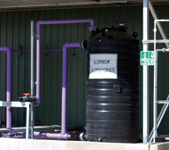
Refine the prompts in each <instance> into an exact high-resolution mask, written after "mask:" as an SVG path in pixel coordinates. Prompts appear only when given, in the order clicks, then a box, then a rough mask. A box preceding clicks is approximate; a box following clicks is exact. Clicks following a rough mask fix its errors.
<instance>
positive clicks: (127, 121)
mask: <svg viewBox="0 0 169 150" xmlns="http://www.w3.org/2000/svg"><path fill="white" fill-rule="evenodd" d="M136 36H137V33H134V34H133V36H131V35H129V34H128V33H127V32H126V28H125V27H124V26H121V27H118V28H115V27H112V28H103V29H101V31H96V32H93V33H92V36H91V37H90V38H89V40H88V46H87V50H88V81H87V110H86V113H87V116H86V138H87V140H88V141H103V142H121V143H124V142H128V143H133V142H138V99H139V98H138V97H139V91H138V88H139V41H138V40H137V39H136Z"/></svg>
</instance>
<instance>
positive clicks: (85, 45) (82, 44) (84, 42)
mask: <svg viewBox="0 0 169 150" xmlns="http://www.w3.org/2000/svg"><path fill="white" fill-rule="evenodd" d="M80 46H81V48H82V49H84V50H86V49H87V40H81V42H80Z"/></svg>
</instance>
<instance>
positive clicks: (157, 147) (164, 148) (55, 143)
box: [0, 138, 169, 150]
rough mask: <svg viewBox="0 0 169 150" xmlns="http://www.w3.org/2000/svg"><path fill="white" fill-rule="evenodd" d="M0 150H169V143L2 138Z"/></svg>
mask: <svg viewBox="0 0 169 150" xmlns="http://www.w3.org/2000/svg"><path fill="white" fill-rule="evenodd" d="M0 150H169V142H167V143H156V144H142V143H136V144H122V143H100V142H84V141H66V140H31V139H29V140H26V139H3V138H1V139H0Z"/></svg>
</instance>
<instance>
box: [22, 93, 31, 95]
mask: <svg viewBox="0 0 169 150" xmlns="http://www.w3.org/2000/svg"><path fill="white" fill-rule="evenodd" d="M23 95H24V96H29V95H31V94H30V93H23Z"/></svg>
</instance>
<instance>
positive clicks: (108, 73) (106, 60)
mask: <svg viewBox="0 0 169 150" xmlns="http://www.w3.org/2000/svg"><path fill="white" fill-rule="evenodd" d="M89 79H117V54H103V53H102V54H90V72H89Z"/></svg>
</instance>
